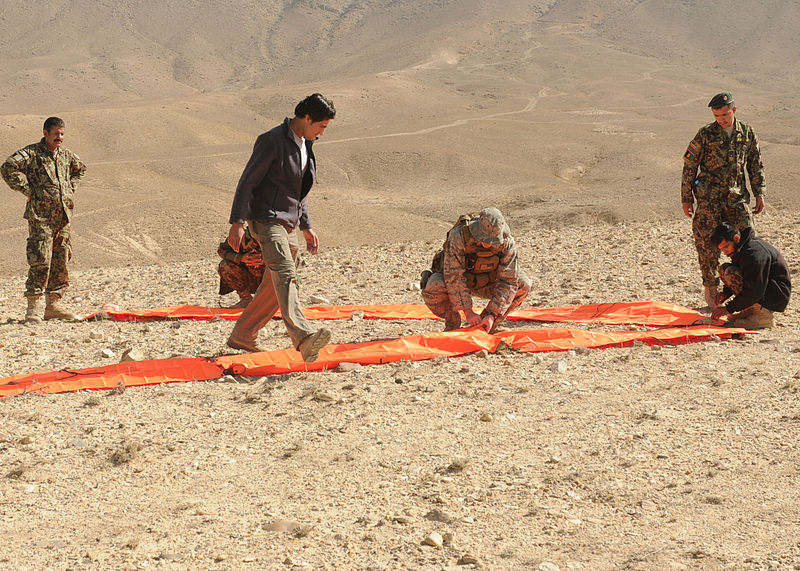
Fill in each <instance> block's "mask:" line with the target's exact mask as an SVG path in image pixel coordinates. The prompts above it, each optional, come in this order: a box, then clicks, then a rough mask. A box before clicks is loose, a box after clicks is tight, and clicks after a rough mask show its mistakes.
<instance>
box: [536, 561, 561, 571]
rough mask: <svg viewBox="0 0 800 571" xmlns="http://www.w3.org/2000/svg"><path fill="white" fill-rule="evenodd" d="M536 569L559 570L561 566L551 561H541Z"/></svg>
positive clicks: (545, 570)
mask: <svg viewBox="0 0 800 571" xmlns="http://www.w3.org/2000/svg"><path fill="white" fill-rule="evenodd" d="M537 569H538V570H539V571H561V568H560V567H559V566H558V565H556V564H555V563H552V562H551V561H542V562H541V563H540V564H539V566H538V567H537Z"/></svg>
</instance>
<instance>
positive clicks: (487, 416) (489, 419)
mask: <svg viewBox="0 0 800 571" xmlns="http://www.w3.org/2000/svg"><path fill="white" fill-rule="evenodd" d="M493 420H494V417H493V416H492V415H491V414H489V413H488V412H484V413H483V414H481V422H492V421H493Z"/></svg>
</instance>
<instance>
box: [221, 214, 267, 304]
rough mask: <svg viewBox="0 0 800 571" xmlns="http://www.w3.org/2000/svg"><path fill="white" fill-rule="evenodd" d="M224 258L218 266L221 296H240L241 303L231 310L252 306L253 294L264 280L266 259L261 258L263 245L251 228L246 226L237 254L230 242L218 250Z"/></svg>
mask: <svg viewBox="0 0 800 571" xmlns="http://www.w3.org/2000/svg"><path fill="white" fill-rule="evenodd" d="M217 254H219V257H220V258H222V260H220V262H219V266H217V272H219V294H220V295H225V294H228V293H231V292H232V291H235V292H236V293H237V294H239V302H238V303H237V304H235V305H232V306H231V307H230V308H229V309H237V308H244V307H247V306H248V305H250V302H251V301H252V299H253V294H254V293H255V292H256V290H257V289H258V286H259V285H261V280H263V279H264V269H265V267H266V266H264V259H263V258H262V257H261V244H259V243H258V240H256V239H255V238H253V235H252V234H251V233H250V228H248V227H247V226H245V229H244V238H242V243H241V245H240V246H239V251H238V252H236V251H235V250H234V249H233V248H231V245H230V244H228V241H227V240H226V241H224V242H222V243H221V244H220V245H219V248H217Z"/></svg>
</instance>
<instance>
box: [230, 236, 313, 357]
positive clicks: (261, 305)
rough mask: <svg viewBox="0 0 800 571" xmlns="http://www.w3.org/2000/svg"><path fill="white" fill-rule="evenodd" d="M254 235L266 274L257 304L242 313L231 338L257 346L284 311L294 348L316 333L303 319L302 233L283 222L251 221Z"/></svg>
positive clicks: (284, 320)
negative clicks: (299, 264)
mask: <svg viewBox="0 0 800 571" xmlns="http://www.w3.org/2000/svg"><path fill="white" fill-rule="evenodd" d="M248 225H249V226H250V232H251V233H252V234H253V236H254V237H255V238H256V239H257V240H258V241H259V243H260V244H261V255H262V257H263V258H264V265H265V266H266V271H265V272H264V279H263V280H261V285H260V286H258V289H257V290H256V293H255V295H254V297H253V300H252V301H251V302H250V304H249V305H248V306H247V307H246V308H245V309H244V311H242V314H241V315H240V316H239V319H238V320H237V321H236V325H235V326H234V328H233V332H232V333H231V336H233V337H236V338H238V339H243V340H246V341H249V342H252V343H255V340H256V337H258V332H259V331H260V330H261V328H262V327H264V325H266V323H267V322H268V321H269V320H270V319H272V318H273V317H274V315H275V313H276V312H277V311H278V309H280V310H281V316H282V317H283V323H284V325H285V326H286V331H287V332H288V333H289V338H290V339H291V340H292V345H293V346H294V347H295V348H298V347H299V346H300V342H301V341H302V340H303V339H305V338H306V337H308V336H309V335H311V334H312V333H314V332H315V329H314V328H313V327H311V324H310V323H309V322H308V320H306V317H305V315H303V308H302V307H301V306H300V301H299V288H298V286H297V251H298V248H299V245H298V244H299V242H298V237H297V234H298V231H297V229H295V228H293V229H292V230H287V229H286V227H285V226H283V225H282V224H280V223H279V222H259V221H257V220H250V221H248Z"/></svg>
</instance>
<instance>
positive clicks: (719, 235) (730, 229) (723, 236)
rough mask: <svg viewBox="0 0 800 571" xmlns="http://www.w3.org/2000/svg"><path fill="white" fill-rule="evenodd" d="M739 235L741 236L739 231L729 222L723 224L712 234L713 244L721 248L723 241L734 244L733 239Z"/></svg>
mask: <svg viewBox="0 0 800 571" xmlns="http://www.w3.org/2000/svg"><path fill="white" fill-rule="evenodd" d="M737 234H739V235H741V232H739V229H738V228H737V227H736V226H734V225H733V224H730V223H728V222H723V223H721V224H720V225H719V226H717V227H716V228H714V231H713V232H712V233H711V243H712V244H714V247H719V245H720V243H722V241H723V240H725V241H726V242H733V237H734V236H736V235H737Z"/></svg>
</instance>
